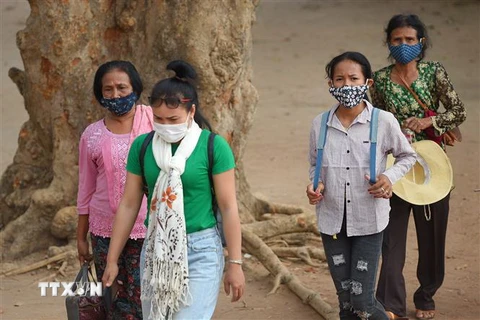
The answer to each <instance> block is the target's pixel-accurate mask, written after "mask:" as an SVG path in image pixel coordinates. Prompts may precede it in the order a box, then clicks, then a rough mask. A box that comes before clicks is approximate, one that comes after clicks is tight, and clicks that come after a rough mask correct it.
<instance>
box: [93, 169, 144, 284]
mask: <svg viewBox="0 0 480 320" xmlns="http://www.w3.org/2000/svg"><path fill="white" fill-rule="evenodd" d="M142 186H143V181H142V177H141V176H139V175H136V174H133V173H130V172H127V180H126V182H125V192H124V193H123V197H122V200H121V201H120V204H119V206H118V209H117V212H116V214H115V221H114V223H113V231H112V236H111V239H110V246H109V248H108V256H107V266H106V267H105V272H104V274H103V278H102V281H103V283H104V285H105V286H107V287H109V286H111V285H112V283H113V281H114V280H115V278H116V277H117V275H118V265H117V261H118V258H119V257H120V254H121V253H122V250H123V247H124V246H125V243H126V242H127V240H128V237H129V235H130V232H131V231H132V228H133V226H134V224H135V220H136V219H137V215H138V211H139V209H140V206H141V204H142V199H143V190H142Z"/></svg>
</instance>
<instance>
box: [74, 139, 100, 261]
mask: <svg viewBox="0 0 480 320" xmlns="http://www.w3.org/2000/svg"><path fill="white" fill-rule="evenodd" d="M86 139H87V137H86V134H85V133H84V134H83V135H82V137H81V138H80V143H79V151H78V193H77V213H78V224H77V251H78V260H79V261H80V264H83V263H84V262H85V261H90V260H91V259H92V255H91V254H90V249H89V245H88V241H87V234H88V229H89V225H88V223H89V208H90V201H91V200H92V196H93V194H94V193H95V190H96V184H97V174H98V170H97V167H96V165H95V163H94V162H93V161H92V159H91V158H90V153H89V150H88V144H87V141H86Z"/></svg>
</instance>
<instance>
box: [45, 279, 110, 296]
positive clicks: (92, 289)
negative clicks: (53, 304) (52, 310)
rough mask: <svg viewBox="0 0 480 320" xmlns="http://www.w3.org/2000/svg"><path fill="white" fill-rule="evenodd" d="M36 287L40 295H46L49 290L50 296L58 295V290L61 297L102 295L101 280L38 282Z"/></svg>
mask: <svg viewBox="0 0 480 320" xmlns="http://www.w3.org/2000/svg"><path fill="white" fill-rule="evenodd" d="M38 287H39V288H40V296H42V297H46V296H47V292H48V291H51V295H52V297H56V296H58V294H59V292H60V291H62V294H61V296H62V297H73V296H90V297H94V296H98V297H100V296H102V283H101V282H98V283H96V282H39V283H38ZM49 288H50V290H48V289H49Z"/></svg>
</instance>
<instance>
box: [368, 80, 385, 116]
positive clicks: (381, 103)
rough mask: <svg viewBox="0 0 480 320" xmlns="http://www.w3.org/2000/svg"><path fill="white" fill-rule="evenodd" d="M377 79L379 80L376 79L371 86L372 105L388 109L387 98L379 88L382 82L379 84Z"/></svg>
mask: <svg viewBox="0 0 480 320" xmlns="http://www.w3.org/2000/svg"><path fill="white" fill-rule="evenodd" d="M374 78H375V77H374ZM376 81H377V80H374V82H373V84H372V86H371V87H370V97H371V98H372V105H373V106H374V107H376V108H379V109H382V110H386V109H385V108H386V107H385V100H384V99H383V95H382V94H381V93H380V91H379V90H378V86H379V85H380V83H378V84H377V83H376ZM378 81H380V80H378Z"/></svg>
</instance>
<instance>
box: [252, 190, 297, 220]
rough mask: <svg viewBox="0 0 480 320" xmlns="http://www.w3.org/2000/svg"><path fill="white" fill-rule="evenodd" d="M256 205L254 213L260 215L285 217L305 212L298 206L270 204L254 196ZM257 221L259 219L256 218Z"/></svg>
mask: <svg viewBox="0 0 480 320" xmlns="http://www.w3.org/2000/svg"><path fill="white" fill-rule="evenodd" d="M255 198H256V201H255V202H256V203H255V207H256V208H255V209H256V210H255V212H258V213H260V214H261V215H264V214H267V213H271V214H285V215H293V214H299V213H303V212H305V210H303V209H302V208H300V207H298V206H293V205H289V204H283V203H271V202H269V201H267V200H265V199H263V198H262V197H261V196H259V195H256V196H255ZM257 219H258V220H260V219H261V217H259V216H257Z"/></svg>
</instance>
